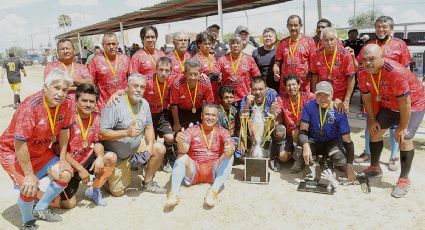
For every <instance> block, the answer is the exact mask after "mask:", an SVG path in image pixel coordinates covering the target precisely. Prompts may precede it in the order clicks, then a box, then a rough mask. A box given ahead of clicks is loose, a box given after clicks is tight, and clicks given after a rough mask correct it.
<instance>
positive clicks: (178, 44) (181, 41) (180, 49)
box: [167, 32, 192, 80]
mask: <svg viewBox="0 0 425 230" xmlns="http://www.w3.org/2000/svg"><path fill="white" fill-rule="evenodd" d="M173 37H174V38H173V44H174V50H173V51H172V52H170V53H168V54H167V57H169V58H170V59H171V61H172V62H173V66H172V72H171V78H172V79H176V80H178V79H179V78H181V77H182V76H183V75H184V72H185V69H184V65H185V62H186V59H188V58H190V57H191V56H192V55H190V53H189V52H187V46H188V45H189V37H188V35H187V34H186V33H184V32H176V33H174V35H173Z"/></svg>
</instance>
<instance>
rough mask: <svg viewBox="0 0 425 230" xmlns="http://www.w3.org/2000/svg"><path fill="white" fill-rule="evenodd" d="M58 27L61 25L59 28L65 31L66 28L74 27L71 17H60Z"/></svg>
mask: <svg viewBox="0 0 425 230" xmlns="http://www.w3.org/2000/svg"><path fill="white" fill-rule="evenodd" d="M58 25H59V28H63V29H65V28H66V27H71V26H72V20H71V17H70V16H68V15H65V14H62V15H59V17H58Z"/></svg>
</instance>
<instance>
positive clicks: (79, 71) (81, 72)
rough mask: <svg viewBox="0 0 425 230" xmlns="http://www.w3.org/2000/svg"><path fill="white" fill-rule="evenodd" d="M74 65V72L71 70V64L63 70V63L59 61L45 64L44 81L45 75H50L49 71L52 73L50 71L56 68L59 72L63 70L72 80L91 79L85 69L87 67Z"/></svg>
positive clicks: (78, 64)
mask: <svg viewBox="0 0 425 230" xmlns="http://www.w3.org/2000/svg"><path fill="white" fill-rule="evenodd" d="M73 64H74V70H72V64H71V65H67V66H66V68H67V69H64V67H63V63H62V62H60V61H54V62H50V63H47V65H46V67H44V79H46V77H47V74H48V73H50V71H52V69H55V68H58V69H60V70H63V71H65V72H68V73H69V75H70V76H71V77H72V79H74V80H76V79H93V77H92V76H91V74H90V73H89V70H88V69H87V67H86V66H85V65H83V64H80V63H75V62H73Z"/></svg>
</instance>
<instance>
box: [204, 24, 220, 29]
mask: <svg viewBox="0 0 425 230" xmlns="http://www.w3.org/2000/svg"><path fill="white" fill-rule="evenodd" d="M212 27H215V28H216V29H218V30H219V29H220V26H218V25H217V24H212V25H210V26H208V28H207V29H209V28H212Z"/></svg>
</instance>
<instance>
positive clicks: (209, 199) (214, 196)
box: [204, 188, 218, 207]
mask: <svg viewBox="0 0 425 230" xmlns="http://www.w3.org/2000/svg"><path fill="white" fill-rule="evenodd" d="M217 201H218V192H216V191H214V189H213V188H210V189H209V190H208V192H207V195H206V196H205V200H204V202H205V204H207V205H208V206H210V207H214V206H215V204H217Z"/></svg>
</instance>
